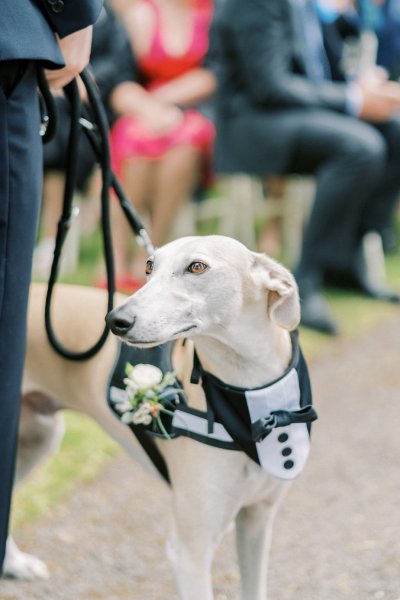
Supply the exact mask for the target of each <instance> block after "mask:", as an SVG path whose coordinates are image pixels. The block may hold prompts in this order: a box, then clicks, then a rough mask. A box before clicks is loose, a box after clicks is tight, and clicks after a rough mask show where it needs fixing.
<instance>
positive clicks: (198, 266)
mask: <svg viewBox="0 0 400 600" xmlns="http://www.w3.org/2000/svg"><path fill="white" fill-rule="evenodd" d="M207 269H208V266H207V265H206V264H205V263H203V262H200V261H199V260H196V261H195V262H192V263H190V265H189V266H188V268H187V270H188V271H189V273H195V274H196V275H197V274H198V273H204V271H206V270H207Z"/></svg>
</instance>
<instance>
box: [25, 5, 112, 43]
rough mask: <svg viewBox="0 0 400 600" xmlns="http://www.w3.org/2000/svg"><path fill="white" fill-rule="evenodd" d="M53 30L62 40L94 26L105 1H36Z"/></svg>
mask: <svg viewBox="0 0 400 600" xmlns="http://www.w3.org/2000/svg"><path fill="white" fill-rule="evenodd" d="M36 3H37V4H38V5H39V6H40V8H41V9H42V12H43V13H44V14H45V16H46V18H47V20H48V22H49V23H50V26H51V28H52V29H53V31H55V32H56V33H57V34H58V36H59V37H60V38H64V37H66V36H68V35H70V34H71V33H74V32H75V31H78V30H79V29H85V28H86V27H88V26H89V25H93V24H94V23H95V22H96V20H97V18H98V16H99V14H100V10H101V7H102V5H103V0H54V1H53V2H52V3H51V2H49V0H36Z"/></svg>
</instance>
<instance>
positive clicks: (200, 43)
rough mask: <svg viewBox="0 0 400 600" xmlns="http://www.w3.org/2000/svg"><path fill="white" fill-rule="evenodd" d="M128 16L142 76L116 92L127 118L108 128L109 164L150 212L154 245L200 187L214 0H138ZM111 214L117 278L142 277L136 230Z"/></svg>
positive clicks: (207, 134)
mask: <svg viewBox="0 0 400 600" xmlns="http://www.w3.org/2000/svg"><path fill="white" fill-rule="evenodd" d="M123 14H124V23H125V25H126V27H127V30H128V34H129V37H130V41H131V46H132V49H133V54H134V58H135V61H136V63H137V72H138V73H137V77H136V78H135V74H134V73H130V74H129V73H128V74H127V77H126V82H125V84H123V85H121V86H119V87H118V89H117V90H115V91H114V92H113V93H112V94H111V99H112V102H113V105H114V107H115V109H116V111H117V112H118V114H119V115H122V116H120V117H119V118H118V119H117V120H116V122H115V124H114V126H113V128H112V131H111V152H112V160H113V166H114V170H115V171H116V173H117V175H118V176H119V178H120V179H121V181H122V184H123V187H124V189H125V191H126V192H127V194H128V196H129V198H130V199H131V201H132V202H133V204H134V206H135V208H136V209H138V210H139V211H140V213H142V214H146V213H148V214H149V217H150V234H151V237H152V241H153V243H154V244H155V245H156V246H157V245H160V244H163V243H164V242H165V241H166V240H167V236H168V233H169V230H170V227H171V225H172V223H173V221H174V218H175V215H176V214H177V211H178V209H179V208H180V207H181V205H182V204H183V203H184V202H185V201H186V200H187V199H189V198H190V196H191V194H192V193H193V191H194V190H195V188H196V187H197V186H198V183H199V179H200V178H201V175H202V170H203V167H204V163H205V161H206V160H207V158H208V157H209V155H210V150H211V145H212V142H213V138H214V126H213V124H212V122H211V121H210V119H209V118H207V117H206V116H205V114H203V112H202V110H201V109H200V108H199V107H200V105H202V103H204V102H205V101H207V100H208V99H210V98H211V97H212V95H213V93H214V90H215V87H216V80H215V77H214V75H213V73H212V71H211V70H210V69H209V68H208V67H207V65H206V63H205V57H206V54H207V50H208V32H209V26H210V21H211V18H212V0H136V1H135V2H133V3H132V4H131V6H129V7H128V8H127V9H126V10H124V13H123ZM113 204H114V205H115V204H116V203H113ZM114 213H115V214H114V215H113V217H114V231H115V233H114V236H113V237H114V258H115V266H116V274H117V281H118V280H119V281H122V284H123V283H124V281H128V282H129V280H131V274H132V273H136V276H138V277H139V278H140V279H143V276H144V256H142V255H141V254H140V252H138V253H137V254H136V256H135V260H134V261H133V263H132V254H131V248H130V242H131V239H132V233H131V231H130V228H129V226H128V225H127V223H126V221H125V218H124V216H123V214H122V212H121V210H119V207H118V206H117V207H116V208H115V210H114ZM130 282H131V283H132V285H133V286H135V284H136V282H135V281H132V280H131V281H130ZM138 284H139V285H140V281H139V282H138ZM119 287H121V286H119Z"/></svg>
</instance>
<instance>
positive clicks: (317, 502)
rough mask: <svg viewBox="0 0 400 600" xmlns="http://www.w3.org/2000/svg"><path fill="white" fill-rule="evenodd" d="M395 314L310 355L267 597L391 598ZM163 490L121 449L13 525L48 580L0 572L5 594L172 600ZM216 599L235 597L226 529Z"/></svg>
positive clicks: (398, 344) (396, 592) (398, 392)
mask: <svg viewBox="0 0 400 600" xmlns="http://www.w3.org/2000/svg"><path fill="white" fill-rule="evenodd" d="M399 357H400V317H396V318H391V319H389V320H388V321H387V322H385V323H384V324H383V325H381V326H380V327H379V328H376V329H374V330H373V331H369V332H367V333H365V334H363V335H362V336H361V337H359V338H358V339H356V340H353V341H343V340H340V339H339V340H338V341H335V342H334V343H332V344H331V345H330V346H329V348H327V349H326V351H324V352H323V353H322V354H321V355H320V356H319V357H318V358H317V359H316V360H314V361H313V363H312V365H311V376H312V381H313V388H314V396H315V404H316V406H317V408H318V411H319V414H320V420H319V421H318V422H317V423H316V424H315V426H314V429H313V444H312V452H311V457H310V460H309V462H308V465H307V467H306V469H305V472H304V474H303V475H302V476H301V477H300V478H299V480H298V481H296V482H295V484H294V485H293V486H292V488H291V490H290V492H289V494H288V496H287V499H286V501H285V502H284V504H283V507H282V509H281V511H280V513H279V516H278V519H277V522H276V526H275V535H274V539H273V546H272V555H271V563H270V600H342V599H343V600H344V599H351V600H369V599H371V600H382V599H383V600H400V535H399V526H400V511H399V509H400V468H399V457H400V435H399V425H400V418H399V407H400V362H399ZM168 502H169V494H168V490H167V489H165V487H164V485H163V484H162V483H159V482H158V481H155V480H153V478H151V477H150V476H149V475H147V474H146V473H144V472H142V471H139V470H138V469H137V468H135V465H134V464H133V463H132V462H131V461H130V460H129V459H128V458H127V457H125V456H120V457H118V458H117V459H115V460H114V461H113V462H112V463H111V464H110V465H109V466H108V467H107V468H106V469H105V471H104V472H103V473H102V474H101V476H100V477H99V478H98V479H97V480H96V481H95V482H94V483H93V484H91V485H86V486H81V487H79V488H78V489H76V491H75V494H74V496H73V498H72V499H71V500H70V501H69V502H68V503H66V504H65V505H63V506H60V507H58V508H57V509H56V510H55V511H54V512H52V513H51V514H48V515H46V517H44V518H42V519H41V520H39V521H37V522H35V523H34V524H33V525H32V526H27V527H25V528H23V529H22V530H20V531H19V532H17V535H16V539H17V542H18V543H19V545H20V546H21V547H22V548H23V549H24V550H26V551H28V552H32V553H35V554H36V555H38V556H40V557H41V558H43V559H44V560H45V561H46V562H47V564H48V566H49V568H50V570H51V574H52V577H51V579H50V580H48V581H45V582H30V583H29V582H16V581H2V582H1V583H0V598H1V599H2V600H44V599H46V600H92V599H93V600H94V599H102V600H127V599H129V600H177V595H176V592H175V587H174V581H173V576H172V573H171V570H170V568H169V564H168V561H167V559H166V558H165V553H164V546H165V536H166V529H167V526H166V523H165V522H164V521H163V519H162V518H161V515H162V513H163V512H165V511H166V510H168V509H167V507H168ZM214 585H215V593H216V600H239V595H238V569H237V564H236V559H235V554H234V539H233V533H229V534H228V535H227V536H226V538H225V539H224V541H223V543H222V544H221V545H220V547H219V549H218V551H217V555H216V559H215V563H214Z"/></svg>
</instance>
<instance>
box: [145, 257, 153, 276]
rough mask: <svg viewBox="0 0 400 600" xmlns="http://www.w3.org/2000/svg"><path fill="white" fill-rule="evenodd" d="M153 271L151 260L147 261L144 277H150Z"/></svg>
mask: <svg viewBox="0 0 400 600" xmlns="http://www.w3.org/2000/svg"><path fill="white" fill-rule="evenodd" d="M153 269H154V263H153V261H152V260H148V261H147V263H146V275H151V273H152V272H153Z"/></svg>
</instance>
